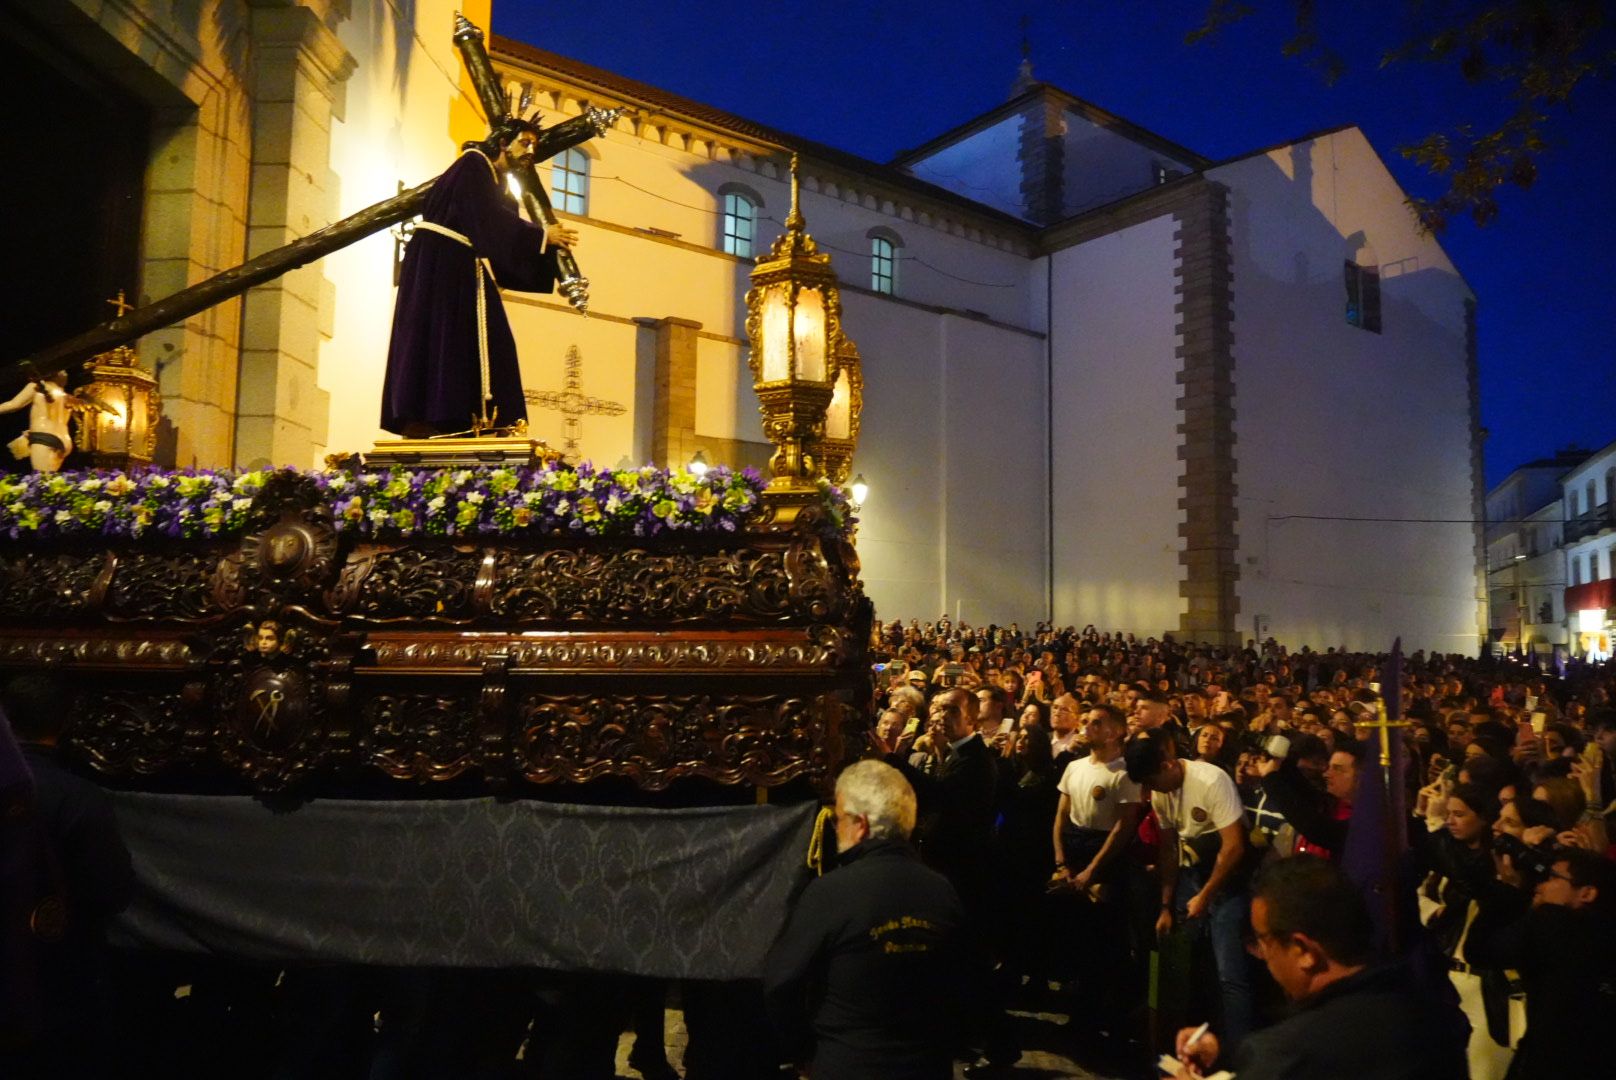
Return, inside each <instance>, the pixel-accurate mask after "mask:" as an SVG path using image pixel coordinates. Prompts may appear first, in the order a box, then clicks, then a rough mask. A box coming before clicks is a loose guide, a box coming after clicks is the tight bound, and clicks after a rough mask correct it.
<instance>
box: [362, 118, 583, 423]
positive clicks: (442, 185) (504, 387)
mask: <svg viewBox="0 0 1616 1080" xmlns="http://www.w3.org/2000/svg"><path fill="white" fill-rule="evenodd" d="M421 217H422V219H423V221H427V222H433V223H436V224H438V225H441V226H443V227H444V228H446V229H450V230H453V231H454V232H456V233H458V234H460V235H461V236H464V237H465V238H466V239H468V240H470V241H471V246H470V247H467V246H466V245H464V244H461V243H460V242H459V241H457V240H455V239H452V238H451V237H448V236H444V235H442V234H441V233H437V232H432V231H429V230H428V229H424V228H417V229H416V230H415V232H414V234H413V235H412V236H411V238H410V243H409V247H408V248H406V249H405V254H404V266H403V268H402V270H401V272H400V276H399V284H398V301H397V304H396V306H395V307H394V309H393V337H392V341H391V342H390V343H389V345H388V348H387V379H386V382H385V383H383V385H382V427H383V428H385V429H386V430H388V431H391V432H394V433H396V434H400V435H402V434H405V431H406V428H407V427H408V426H409V425H411V424H425V425H429V426H431V427H433V428H435V429H436V430H437V431H439V432H451V431H464V430H466V429H467V428H469V427H471V421H472V417H473V416H475V415H478V414H479V413H480V412H481V411H482V401H481V398H482V375H481V361H480V356H479V342H478V327H477V263H476V260H477V259H478V258H483V259H487V260H488V262H489V263H490V264H491V265H492V267H493V271H494V279H495V280H497V282H498V287H496V285H495V281H493V280H489V279H488V276H487V275H486V274H485V275H484V276H483V288H484V289H485V290H486V296H487V306H486V315H487V335H488V372H489V386H490V388H491V389H492V392H493V400H492V401H490V402H489V403H488V404H489V411H490V414H491V415H492V412H493V410H494V409H496V408H497V409H498V410H499V415H498V420H497V422H498V423H499V425H500V426H502V427H503V426H506V425H509V424H514V423H515V422H516V421H518V420H521V419H525V418H526V417H527V403H526V402H525V401H524V399H523V397H522V376H521V372H520V371H519V370H518V368H517V363H516V341H515V339H514V338H513V337H512V336H511V326H510V323H509V322H507V321H506V319H505V308H504V306H503V305H502V304H501V303H500V299H499V291H498V290H499V288H506V289H513V290H516V291H519V292H550V291H552V290H553V289H554V288H555V283H556V277H557V266H556V249H555V248H554V247H551V248H550V249H548V250H544V230H543V229H542V228H540V227H539V226H537V225H534V224H531V223H530V222H527V221H524V220H522V218H521V216H520V215H518V214H517V212H516V210H515V209H514V208H513V207H512V205H511V203H510V202H509V201H507V199H506V197H505V195H504V192H503V189H502V188H501V187H500V182H499V180H498V178H497V176H496V175H495V171H494V167H493V165H492V164H491V163H490V162H489V160H488V158H486V157H484V156H483V154H482V153H480V152H479V151H476V150H468V151H466V152H465V153H463V154H461V155H460V158H459V160H457V161H456V162H455V163H454V164H453V165H451V166H450V167H449V169H448V171H447V172H445V173H444V174H443V175H442V176H440V177H439V178H438V181H437V183H435V184H433V185H432V190H431V192H430V193H428V195H427V199H426V205H425V206H424V207H423V208H422V211H421Z"/></svg>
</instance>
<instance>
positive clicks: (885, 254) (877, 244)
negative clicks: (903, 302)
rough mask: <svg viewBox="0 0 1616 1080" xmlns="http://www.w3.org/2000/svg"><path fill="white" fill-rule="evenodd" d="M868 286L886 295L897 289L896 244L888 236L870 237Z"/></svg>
mask: <svg viewBox="0 0 1616 1080" xmlns="http://www.w3.org/2000/svg"><path fill="white" fill-rule="evenodd" d="M870 288H871V289H874V290H875V291H876V292H878V293H886V294H887V295H888V296H892V295H893V294H895V293H896V292H897V291H898V245H897V244H896V243H895V242H894V241H893V240H892V238H891V237H889V236H872V237H870Z"/></svg>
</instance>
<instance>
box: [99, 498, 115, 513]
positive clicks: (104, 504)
mask: <svg viewBox="0 0 1616 1080" xmlns="http://www.w3.org/2000/svg"><path fill="white" fill-rule="evenodd" d="M95 508H96V509H97V510H99V511H101V512H102V513H103V514H104V513H106V512H107V511H108V510H111V509H112V500H111V499H97V500H95Z"/></svg>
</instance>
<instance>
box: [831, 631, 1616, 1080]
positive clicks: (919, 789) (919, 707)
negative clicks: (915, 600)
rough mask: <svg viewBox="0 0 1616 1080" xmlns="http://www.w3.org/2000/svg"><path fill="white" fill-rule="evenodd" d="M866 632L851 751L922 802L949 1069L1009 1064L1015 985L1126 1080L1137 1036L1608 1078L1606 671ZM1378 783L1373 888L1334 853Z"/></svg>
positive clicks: (1155, 1046)
mask: <svg viewBox="0 0 1616 1080" xmlns="http://www.w3.org/2000/svg"><path fill="white" fill-rule="evenodd" d="M872 644H873V646H874V652H875V657H876V660H877V663H876V665H875V671H876V680H877V697H878V701H877V706H878V710H877V714H876V719H875V722H874V724H873V726H872V728H871V730H870V734H869V743H870V748H869V756H871V757H874V758H878V759H881V760H883V761H885V762H886V763H887V764H889V765H890V766H892V767H893V768H894V769H896V770H897V771H898V773H901V775H902V776H903V777H904V778H906V779H907V780H908V781H909V783H910V785H911V786H912V789H913V790H914V792H915V793H916V795H917V796H918V815H917V818H916V822H917V824H916V826H915V830H914V845H913V846H914V849H915V850H916V851H917V852H918V855H919V857H920V859H921V860H923V861H924V863H925V864H926V865H928V866H930V867H931V868H932V869H934V870H935V871H936V872H938V873H939V874H941V875H942V876H943V877H945V878H947V879H948V880H949V881H950V882H952V883H953V885H954V887H955V890H956V892H957V895H958V896H959V898H960V900H961V902H962V910H963V913H964V914H963V924H962V927H961V937H962V940H963V942H964V944H965V946H966V949H965V953H966V955H968V956H970V957H974V958H975V959H973V960H970V961H968V963H971V964H974V965H975V967H974V969H972V970H973V975H974V977H973V979H972V980H971V982H970V984H969V985H971V986H972V987H973V989H972V991H971V995H970V997H971V1006H970V1009H969V1010H968V1015H963V1016H961V1017H960V1022H959V1023H958V1024H957V1025H956V1026H955V1027H953V1028H951V1029H950V1030H952V1031H953V1032H955V1034H956V1036H957V1037H956V1039H955V1042H956V1045H954V1046H953V1047H951V1048H950V1049H951V1050H953V1051H954V1052H955V1054H956V1056H957V1057H958V1058H961V1059H967V1060H972V1061H973V1062H974V1064H973V1065H972V1066H971V1067H970V1069H969V1070H968V1072H967V1075H998V1074H999V1073H1000V1072H1002V1071H1003V1070H1004V1069H1005V1067H1006V1066H1008V1065H1009V1064H1010V1063H1012V1062H1014V1061H1015V1060H1016V1058H1017V1056H1018V1052H1017V1047H1016V1046H1015V1045H1014V1041H1013V1039H1007V1038H1006V1035H1005V1032H1006V1030H1007V1029H1006V1028H1005V1026H1004V1025H1003V1023H1002V1022H1001V1018H1002V1017H1003V1014H1004V1011H1005V1008H1006V1006H1007V1004H1011V1005H1013V1004H1014V1003H1016V1002H1017V1001H1023V1002H1029V1003H1032V1004H1033V1005H1035V1006H1037V1007H1041V1008H1050V1009H1052V1010H1053V1011H1055V1012H1057V1013H1063V1014H1065V1015H1067V1016H1069V1017H1070V1020H1069V1025H1068V1026H1069V1027H1070V1029H1071V1031H1072V1040H1073V1044H1074V1046H1076V1047H1078V1048H1079V1050H1080V1051H1081V1052H1082V1053H1085V1054H1088V1055H1089V1056H1090V1057H1091V1059H1092V1060H1093V1061H1094V1062H1095V1063H1096V1064H1097V1065H1098V1066H1100V1067H1101V1068H1103V1069H1108V1070H1109V1071H1110V1072H1111V1073H1121V1074H1124V1075H1136V1074H1137V1075H1150V1074H1152V1073H1153V1072H1154V1069H1155V1064H1154V1062H1151V1061H1150V1054H1151V1053H1152V1052H1156V1051H1161V1050H1166V1051H1167V1052H1168V1054H1169V1056H1170V1057H1171V1058H1172V1059H1173V1060H1171V1061H1169V1062H1166V1063H1164V1067H1166V1068H1168V1069H1183V1070H1185V1075H1207V1074H1210V1073H1211V1071H1212V1070H1213V1069H1214V1068H1220V1067H1226V1068H1230V1069H1232V1070H1233V1071H1234V1072H1235V1073H1236V1075H1238V1076H1241V1077H1256V1076H1289V1077H1319V1076H1334V1075H1342V1076H1345V1075H1352V1076H1377V1077H1378V1076H1387V1077H1392V1076H1398V1077H1404V1076H1406V1077H1416V1076H1419V1077H1438V1076H1470V1077H1473V1078H1475V1080H1493V1078H1502V1077H1505V1076H1506V1075H1507V1076H1508V1077H1511V1078H1515V1080H1519V1078H1530V1077H1549V1076H1610V1075H1616V1051H1613V1050H1611V1049H1610V1047H1609V1045H1608V1044H1606V1043H1605V1042H1604V1040H1603V1039H1602V1038H1601V1037H1599V1035H1600V1033H1603V1032H1606V1031H1609V1030H1612V1027H1611V1025H1612V1023H1616V916H1613V911H1616V864H1613V862H1612V858H1613V855H1616V851H1613V848H1612V846H1611V835H1610V832H1609V831H1608V829H1607V818H1608V815H1610V813H1611V812H1612V811H1613V810H1616V711H1613V710H1612V695H1613V692H1616V670H1612V668H1611V667H1610V666H1608V665H1606V666H1589V665H1583V664H1580V663H1577V662H1574V661H1573V662H1572V663H1570V664H1569V665H1562V667H1561V669H1560V670H1542V669H1540V668H1539V667H1537V666H1534V665H1532V664H1528V663H1522V662H1520V661H1518V660H1514V659H1510V658H1481V659H1478V658H1474V657H1463V656H1438V655H1426V654H1423V653H1420V652H1415V653H1413V654H1411V655H1409V656H1406V657H1402V658H1400V663H1399V665H1398V667H1396V668H1391V669H1390V670H1394V671H1400V676H1398V677H1399V679H1400V686H1399V687H1398V688H1397V689H1398V691H1399V693H1397V694H1390V693H1387V691H1388V690H1389V689H1390V688H1388V687H1384V686H1382V685H1381V682H1380V680H1381V679H1382V678H1383V677H1385V676H1384V674H1383V673H1384V672H1385V671H1387V670H1388V664H1387V659H1388V658H1387V657H1386V656H1383V655H1370V654H1363V653H1349V652H1345V651H1342V650H1326V651H1323V652H1314V651H1308V650H1304V651H1301V652H1290V651H1288V650H1287V649H1286V648H1284V647H1283V646H1281V645H1278V644H1277V643H1275V642H1273V641H1268V642H1264V643H1261V644H1259V643H1257V642H1247V643H1246V646H1245V647H1244V648H1214V647H1208V646H1200V645H1191V644H1181V643H1177V642H1174V641H1172V640H1171V639H1163V640H1158V639H1155V638H1139V637H1136V636H1134V635H1131V634H1115V633H1101V632H1099V631H1097V630H1096V629H1095V628H1094V627H1092V626H1090V627H1085V628H1083V629H1082V630H1077V629H1076V628H1072V627H1068V628H1066V629H1063V630H1057V629H1055V628H1053V627H1051V626H1048V625H1043V624H1039V625H1035V626H1032V627H1031V628H1030V629H1028V630H1023V629H1022V628H1021V627H1020V626H1018V625H1016V624H1011V625H1009V626H989V627H985V628H973V627H971V626H968V625H966V624H965V623H963V622H961V623H957V624H955V623H953V622H952V620H950V619H948V618H947V617H944V618H943V619H940V620H938V621H937V622H936V623H931V624H926V625H921V624H919V623H918V622H914V621H911V622H909V623H907V624H904V623H899V622H892V623H888V624H885V625H879V624H878V625H877V627H876V630H875V637H874V640H873V643H872ZM1388 698H1389V699H1391V701H1392V702H1393V708H1394V709H1397V711H1398V712H1399V713H1400V715H1399V716H1386V714H1385V711H1384V709H1385V702H1386V700H1387V699H1388ZM1398 702H1400V707H1399V705H1398V704H1397V703H1398ZM1388 721H1389V722H1392V723H1400V722H1401V723H1406V724H1407V726H1406V727H1398V728H1390V729H1385V728H1382V727H1379V726H1377V725H1380V724H1383V723H1385V722H1388ZM1383 731H1384V732H1385V733H1386V740H1387V741H1386V743H1385V746H1384V748H1385V751H1386V753H1387V754H1388V755H1389V756H1391V757H1392V758H1394V759H1395V758H1400V759H1401V762H1402V766H1401V767H1398V768H1393V769H1388V770H1382V769H1381V767H1380V761H1381V754H1382V750H1383V744H1382V741H1381V739H1382V732H1383ZM1387 774H1390V775H1391V776H1394V777H1396V776H1399V775H1400V776H1402V777H1403V784H1404V785H1405V788H1406V790H1403V791H1400V792H1398V793H1397V794H1398V795H1399V796H1400V798H1399V799H1398V800H1396V801H1395V802H1394V801H1392V800H1391V799H1390V794H1389V793H1388V792H1387V791H1386V789H1385V786H1384V781H1383V780H1382V777H1383V776H1385V775H1387ZM1371 798H1373V799H1377V800H1380V805H1383V806H1388V807H1391V806H1395V807H1398V808H1402V809H1403V813H1402V814H1401V815H1400V817H1399V819H1398V820H1395V821H1393V822H1391V824H1390V827H1389V828H1387V827H1385V826H1386V822H1385V821H1384V820H1382V818H1380V817H1375V818H1374V819H1373V820H1374V821H1375V822H1376V826H1375V828H1376V834H1375V835H1371V834H1369V833H1368V832H1367V831H1366V833H1365V835H1364V836H1363V837H1360V838H1359V840H1360V843H1359V845H1358V846H1359V847H1360V848H1361V849H1362V850H1367V851H1369V852H1370V853H1371V855H1374V854H1375V853H1383V855H1384V859H1385V860H1386V861H1387V863H1388V867H1387V872H1388V874H1389V875H1390V878H1389V879H1390V880H1392V881H1394V882H1395V883H1396V884H1395V885H1394V886H1393V887H1392V889H1391V890H1390V891H1392V892H1395V894H1396V895H1395V896H1391V897H1389V898H1387V900H1388V902H1387V903H1386V904H1384V905H1382V904H1379V903H1377V902H1376V897H1375V896H1374V895H1373V894H1374V893H1375V892H1376V890H1375V889H1373V888H1371V887H1370V884H1369V883H1368V882H1366V881H1365V880H1364V879H1363V878H1362V874H1361V872H1359V873H1357V874H1356V876H1355V883H1354V882H1348V880H1347V878H1345V877H1342V876H1341V875H1342V873H1343V871H1342V870H1341V869H1339V868H1340V867H1341V866H1342V864H1343V862H1344V861H1349V860H1346V859H1345V856H1346V855H1347V853H1348V850H1349V848H1351V847H1353V846H1354V845H1353V840H1352V835H1353V833H1352V831H1353V829H1354V825H1355V821H1356V820H1358V819H1359V818H1363V819H1364V820H1370V817H1368V816H1366V815H1365V814H1364V813H1355V808H1356V809H1359V810H1361V809H1362V803H1363V802H1364V800H1366V799H1371ZM1293 864H1294V865H1293ZM1281 867H1288V868H1287V869H1283V870H1282V869H1280V868H1281ZM1297 867H1301V868H1300V869H1298V868H1297ZM1310 868H1311V869H1310ZM1319 868H1323V869H1319ZM1346 869H1347V870H1348V871H1353V870H1354V868H1353V867H1352V866H1350V865H1349V866H1348V867H1347V868H1346ZM1331 875H1335V876H1334V877H1332V876H1331ZM1343 882H1347V883H1346V884H1345V885H1344V884H1343ZM1343 889H1344V890H1345V891H1344V892H1343ZM1343 896H1345V897H1348V898H1349V899H1348V900H1343V899H1342V897H1343ZM1349 901H1350V902H1349ZM1382 909H1383V910H1384V912H1385V914H1384V916H1382V915H1380V914H1378V912H1379V911H1380V910H1382ZM1372 916H1373V917H1372ZM1365 920H1369V921H1365ZM1377 920H1378V921H1377ZM1359 924H1362V925H1359ZM1259 961H1262V962H1259ZM990 971H991V975H989V974H987V973H988V972H990ZM1349 991H1350V992H1349ZM1399 995H1401V996H1399ZM1398 1001H1404V1002H1405V1003H1406V1002H1415V1001H1417V1002H1427V1003H1431V1007H1429V1008H1426V1007H1425V1006H1421V1008H1420V1009H1417V1010H1416V1009H1412V1007H1409V1008H1403V1007H1401V1006H1399V1007H1397V1008H1393V1004H1395V1002H1398ZM1052 1002H1053V1003H1052ZM1343 1002H1347V1004H1343ZM1343 1010H1344V1011H1343ZM1377 1010H1378V1011H1377ZM1382 1013H1384V1014H1385V1015H1386V1016H1390V1015H1393V1014H1396V1015H1398V1016H1402V1017H1404V1019H1405V1020H1406V1019H1407V1017H1410V1016H1417V1017H1418V1023H1417V1024H1415V1025H1414V1027H1412V1028H1409V1027H1408V1025H1407V1023H1405V1022H1404V1021H1399V1022H1398V1024H1390V1025H1389V1026H1388V1023H1389V1022H1388V1021H1386V1019H1385V1016H1382V1015H1381V1014H1382ZM1287 1017H1288V1019H1286V1018H1287ZM1377 1017H1380V1018H1379V1019H1377ZM1325 1018H1328V1019H1325ZM1201 1020H1205V1021H1209V1024H1208V1027H1207V1028H1206V1029H1204V1033H1203V1034H1201V1035H1200V1037H1199V1038H1196V1039H1194V1040H1193V1041H1192V1040H1191V1038H1190V1036H1191V1035H1192V1034H1193V1032H1192V1031H1186V1032H1184V1033H1182V1034H1181V1035H1180V1037H1179V1038H1178V1040H1177V1042H1176V1043H1175V1040H1174V1037H1173V1034H1172V1032H1173V1031H1174V1030H1175V1028H1176V1027H1178V1026H1179V1025H1181V1024H1182V1025H1186V1026H1187V1025H1192V1024H1194V1023H1195V1022H1197V1021H1201ZM1304 1021H1305V1023H1304ZM1308 1025H1311V1026H1308ZM1399 1025H1401V1026H1399ZM1332 1028H1333V1029H1334V1030H1333V1032H1332ZM1377 1030H1378V1036H1377ZM820 1034H821V1038H822V1039H823V1038H826V1037H829V1038H835V1037H836V1036H835V1034H834V1033H829V1034H827V1033H825V1032H821V1033H820ZM1377 1037H1378V1038H1379V1039H1380V1041H1379V1042H1378V1043H1377V1042H1375V1041H1374V1040H1375V1039H1376V1038H1377ZM1366 1039H1367V1040H1370V1041H1369V1042H1368V1043H1367V1044H1365V1043H1364V1042H1363V1040H1366ZM1186 1044H1189V1045H1188V1046H1186ZM1365 1045H1368V1046H1371V1047H1378V1048H1379V1051H1380V1052H1379V1054H1378V1056H1377V1055H1371V1059H1372V1061H1371V1064H1366V1061H1368V1060H1370V1059H1365V1058H1364V1046H1365ZM1354 1055H1356V1056H1354ZM1373 1061H1378V1062H1379V1064H1378V1065H1374V1064H1373ZM916 1075H933V1074H923V1073H917V1074H916ZM941 1075H946V1074H941Z"/></svg>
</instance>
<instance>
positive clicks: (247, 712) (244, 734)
mask: <svg viewBox="0 0 1616 1080" xmlns="http://www.w3.org/2000/svg"><path fill="white" fill-rule="evenodd" d="M308 722H309V684H308V679H306V678H305V677H304V676H303V674H302V673H301V672H299V671H296V670H292V669H285V670H279V669H277V668H274V667H268V666H265V667H260V668H256V669H254V670H252V671H250V672H248V673H247V676H246V678H245V679H244V680H243V681H242V684H241V696H240V698H239V699H237V701H236V711H235V716H234V723H235V728H236V734H237V735H238V736H239V737H240V739H241V741H242V742H244V743H246V744H248V745H249V746H255V747H257V748H259V749H261V750H264V751H266V752H268V753H271V754H277V755H279V754H284V753H286V751H288V750H290V749H291V748H292V746H293V745H295V744H296V743H297V741H298V739H299V738H300V737H301V736H302V735H303V732H304V731H305V730H306V729H307V728H308Z"/></svg>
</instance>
